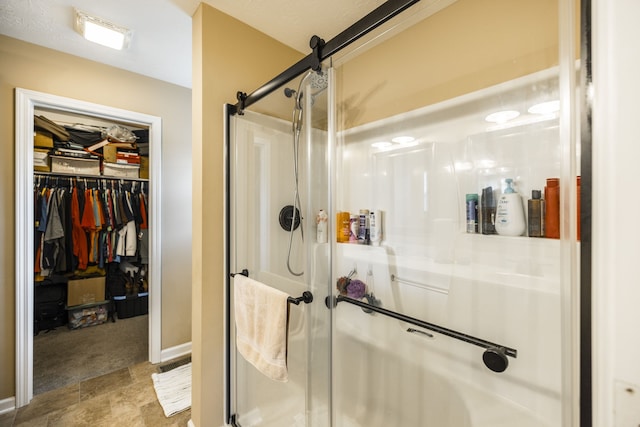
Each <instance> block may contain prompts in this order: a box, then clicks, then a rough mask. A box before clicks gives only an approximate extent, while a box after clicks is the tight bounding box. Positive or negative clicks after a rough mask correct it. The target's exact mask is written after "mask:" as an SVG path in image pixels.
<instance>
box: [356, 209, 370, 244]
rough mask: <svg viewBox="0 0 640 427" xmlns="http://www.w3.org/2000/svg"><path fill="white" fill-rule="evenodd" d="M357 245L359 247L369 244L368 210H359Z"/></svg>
mask: <svg viewBox="0 0 640 427" xmlns="http://www.w3.org/2000/svg"><path fill="white" fill-rule="evenodd" d="M358 243H360V244H361V245H368V244H369V209H360V215H359V223H358Z"/></svg>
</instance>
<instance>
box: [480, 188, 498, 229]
mask: <svg viewBox="0 0 640 427" xmlns="http://www.w3.org/2000/svg"><path fill="white" fill-rule="evenodd" d="M480 215H481V217H482V234H496V202H495V200H494V198H493V188H491V187H487V188H483V189H482V198H481V199H480Z"/></svg>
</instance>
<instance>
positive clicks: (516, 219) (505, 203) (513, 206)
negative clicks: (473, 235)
mask: <svg viewBox="0 0 640 427" xmlns="http://www.w3.org/2000/svg"><path fill="white" fill-rule="evenodd" d="M505 181H506V183H507V188H506V189H505V190H504V193H502V195H501V196H500V199H499V200H498V206H497V209H496V231H497V232H498V234H500V235H502V236H521V235H522V234H523V233H524V232H525V230H526V228H527V227H526V223H525V219H524V206H523V204H522V197H521V196H520V195H519V194H518V193H516V192H515V191H514V189H513V188H512V187H511V184H512V183H513V179H511V178H507V179H506V180H505Z"/></svg>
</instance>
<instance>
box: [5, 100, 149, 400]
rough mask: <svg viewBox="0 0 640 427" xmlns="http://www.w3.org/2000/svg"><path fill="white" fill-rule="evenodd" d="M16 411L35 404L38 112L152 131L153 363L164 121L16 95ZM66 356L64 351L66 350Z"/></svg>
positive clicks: (89, 105)
mask: <svg viewBox="0 0 640 427" xmlns="http://www.w3.org/2000/svg"><path fill="white" fill-rule="evenodd" d="M15 97H16V109H15V114H16V123H15V135H16V139H15V141H16V145H15V153H16V154H15V155H16V164H15V168H16V172H15V182H16V187H15V190H16V196H15V197H16V201H15V206H16V211H15V228H16V235H15V251H16V267H15V269H16V271H15V276H16V308H15V310H16V407H22V406H24V405H27V404H28V403H29V402H30V401H31V399H32V398H33V380H34V371H33V350H34V343H33V342H34V293H35V292H34V274H33V266H34V250H35V247H34V246H35V245H34V227H33V224H34V220H35V218H34V200H33V197H32V195H33V188H34V159H33V155H34V142H33V141H34V130H33V129H34V115H36V114H37V113H38V111H41V110H45V111H52V112H57V113H60V114H69V115H81V116H87V117H92V118H95V119H98V120H104V121H112V122H115V123H127V124H131V125H133V126H138V127H140V128H145V129H148V130H149V163H150V164H149V181H148V188H147V190H146V191H147V193H148V197H149V201H148V229H149V263H148V272H147V274H148V277H147V281H148V283H149V287H150V289H149V295H148V298H149V300H148V304H149V305H148V312H149V314H148V335H149V336H148V343H149V354H148V358H149V361H150V362H152V363H158V362H160V357H161V319H162V316H161V292H162V289H161V284H162V277H161V268H160V260H161V241H160V236H161V233H160V224H161V209H160V207H161V191H160V183H161V179H160V169H161V141H162V137H161V130H162V126H161V124H162V121H161V118H160V117H156V116H150V115H147V114H141V113H137V112H132V111H127V110H122V109H118V108H112V107H108V106H103V105H99V104H93V103H89V102H84V101H80V100H75V99H70V98H64V97H60V96H55V95H50V94H46V93H41V92H35V91H30V90H26V89H20V88H17V89H16V94H15ZM61 351H64V350H63V349H61Z"/></svg>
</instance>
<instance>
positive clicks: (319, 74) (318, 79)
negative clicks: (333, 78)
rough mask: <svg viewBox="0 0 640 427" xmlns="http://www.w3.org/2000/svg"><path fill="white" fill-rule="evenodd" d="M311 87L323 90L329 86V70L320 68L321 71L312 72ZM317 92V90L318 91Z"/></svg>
mask: <svg viewBox="0 0 640 427" xmlns="http://www.w3.org/2000/svg"><path fill="white" fill-rule="evenodd" d="M310 85H311V89H314V90H316V91H322V90H325V89H326V88H327V86H328V85H329V79H328V78H327V72H326V71H325V70H322V69H320V70H319V71H315V72H313V73H311V83H310ZM316 93H317V92H316Z"/></svg>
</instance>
